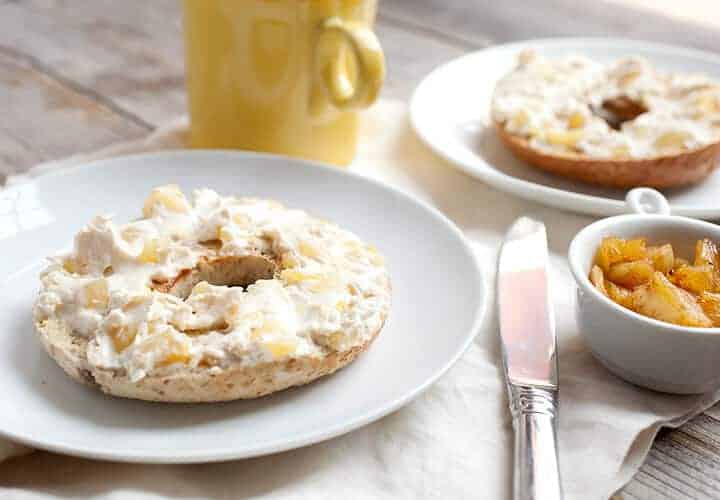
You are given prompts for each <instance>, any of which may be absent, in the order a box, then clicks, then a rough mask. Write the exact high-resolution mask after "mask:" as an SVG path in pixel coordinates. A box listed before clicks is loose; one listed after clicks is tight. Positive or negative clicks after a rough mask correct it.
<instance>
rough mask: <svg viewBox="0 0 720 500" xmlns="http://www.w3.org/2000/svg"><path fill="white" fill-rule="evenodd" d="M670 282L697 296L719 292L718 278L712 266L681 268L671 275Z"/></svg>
mask: <svg viewBox="0 0 720 500" xmlns="http://www.w3.org/2000/svg"><path fill="white" fill-rule="evenodd" d="M670 280H671V281H672V282H673V283H674V284H675V285H677V286H679V287H680V288H684V289H685V290H687V291H688V292H692V293H694V294H695V295H700V294H701V293H703V292H714V291H717V290H718V276H717V274H716V272H715V267H714V266H711V265H706V266H682V267H679V268H677V269H675V271H673V273H672V274H671V275H670Z"/></svg>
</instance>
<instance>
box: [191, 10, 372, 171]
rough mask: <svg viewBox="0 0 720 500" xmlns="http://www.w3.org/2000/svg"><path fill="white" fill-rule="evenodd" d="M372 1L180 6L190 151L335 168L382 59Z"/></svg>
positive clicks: (348, 148)
mask: <svg viewBox="0 0 720 500" xmlns="http://www.w3.org/2000/svg"><path fill="white" fill-rule="evenodd" d="M376 10H377V0H184V17H185V46H186V67H187V88H188V94H189V105H190V118H191V138H190V142H191V145H192V146H193V147H202V148H238V149H250V150H255V151H270V152H273V153H280V154H286V155H293V156H301V157H304V158H310V159H314V160H320V161H324V162H329V163H335V164H338V165H345V164H347V163H349V162H350V161H351V160H352V158H353V156H354V154H355V143H356V140H357V116H356V113H355V111H356V110H357V109H360V108H363V107H367V106H369V105H370V104H372V103H373V101H375V99H376V98H377V96H378V93H379V92H380V88H381V86H382V82H383V79H384V75H385V63H384V58H383V53H382V49H381V47H380V43H379V42H378V39H377V37H376V36H375V34H374V33H373V32H372V25H373V22H374V20H375V13H376Z"/></svg>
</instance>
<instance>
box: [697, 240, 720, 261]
mask: <svg viewBox="0 0 720 500" xmlns="http://www.w3.org/2000/svg"><path fill="white" fill-rule="evenodd" d="M717 262H718V248H717V245H715V243H714V242H712V241H710V240H709V239H707V238H705V239H702V240H698V242H697V243H696V244H695V265H696V266H708V265H709V266H716V265H717Z"/></svg>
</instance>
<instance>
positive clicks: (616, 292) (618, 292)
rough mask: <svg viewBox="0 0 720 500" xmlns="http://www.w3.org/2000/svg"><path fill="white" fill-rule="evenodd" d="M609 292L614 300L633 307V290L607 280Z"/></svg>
mask: <svg viewBox="0 0 720 500" xmlns="http://www.w3.org/2000/svg"><path fill="white" fill-rule="evenodd" d="M607 293H608V297H610V299H611V300H612V301H613V302H616V303H618V304H620V305H621V306H623V307H627V308H628V309H632V292H631V291H630V290H628V289H627V288H623V287H621V286H617V285H616V284H615V283H613V282H612V281H608V282H607Z"/></svg>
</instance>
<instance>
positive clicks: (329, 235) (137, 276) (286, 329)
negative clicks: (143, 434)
mask: <svg viewBox="0 0 720 500" xmlns="http://www.w3.org/2000/svg"><path fill="white" fill-rule="evenodd" d="M143 216H144V217H143V218H142V219H139V220H136V221H133V222H129V223H126V224H117V223H115V222H113V221H112V219H111V218H109V217H105V216H98V217H96V218H94V219H93V220H92V221H91V222H90V223H89V224H88V225H87V226H86V227H85V228H83V229H82V230H81V231H80V232H79V233H78V234H77V235H76V237H75V243H74V248H73V250H72V251H71V252H70V253H69V254H66V255H60V256H57V257H54V258H52V259H51V262H50V265H49V266H48V267H47V268H46V269H45V270H44V271H43V273H42V275H41V279H42V288H41V292H40V295H39V297H38V300H37V302H36V305H35V311H34V313H35V319H36V320H37V321H43V320H47V319H51V318H52V319H56V320H60V321H62V322H63V323H64V324H65V325H66V326H67V327H68V328H69V329H70V330H72V332H73V335H77V336H81V337H84V338H85V339H87V340H88V350H87V357H88V362H89V363H90V365H91V366H95V367H99V368H106V369H117V370H125V371H126V372H127V374H128V375H129V377H130V379H131V380H133V381H138V380H140V379H142V378H143V377H145V376H146V375H148V374H150V373H152V372H153V370H156V369H158V368H160V367H162V368H163V369H164V370H166V371H167V370H171V369H173V368H177V369H186V368H187V367H197V366H201V367H207V368H208V369H210V370H212V369H214V367H223V366H226V365H228V364H230V363H240V364H243V365H253V364H257V363H262V362H269V361H275V360H278V359H284V358H287V357H292V356H310V357H315V356H317V357H322V356H324V355H326V354H327V353H329V352H332V351H343V350H347V349H350V348H352V347H354V346H357V345H359V344H361V343H363V342H365V341H367V340H369V339H370V338H371V337H372V335H373V334H374V333H375V332H377V331H378V330H379V329H380V328H381V326H382V322H383V320H384V318H385V317H386V316H387V313H388V309H389V306H390V286H389V277H388V274H387V270H386V268H385V265H384V263H383V259H382V257H381V256H380V255H379V254H378V253H377V251H376V250H375V249H374V248H373V247H371V246H369V245H366V244H365V243H363V242H362V241H360V240H359V239H358V238H357V237H356V236H355V235H353V234H352V233H350V232H348V231H345V230H343V229H341V228H339V227H337V226H335V225H334V224H331V223H329V222H326V221H322V220H319V219H317V218H314V217H311V216H309V215H308V214H307V213H305V212H303V211H300V210H291V209H287V208H285V207H283V206H282V205H281V204H279V203H277V202H274V201H268V200H260V199H251V198H234V197H225V196H220V195H219V194H217V193H216V192H214V191H212V190H209V189H200V190H197V191H195V192H194V195H193V202H192V204H191V203H189V202H188V201H187V199H186V198H185V196H184V195H183V193H182V192H181V191H180V189H179V188H178V187H177V186H162V187H159V188H156V189H155V190H153V192H152V193H151V195H150V197H149V198H148V199H147V201H146V203H145V206H144V208H143ZM210 244H212V247H213V248H214V250H213V251H214V252H215V254H214V255H216V256H218V257H225V256H230V257H232V256H243V255H257V254H258V253H261V254H264V255H268V256H271V258H272V259H274V261H276V262H277V264H278V269H277V272H276V273H275V276H274V277H273V278H272V279H260V280H258V281H256V282H255V283H253V284H250V285H249V286H247V287H246V288H242V287H239V286H216V285H213V284H211V283H207V282H204V281H203V282H200V283H198V284H197V285H195V286H194V288H193V289H192V291H191V293H190V294H189V296H188V297H177V296H175V295H171V294H169V293H163V292H161V291H159V290H157V286H156V285H157V283H162V282H167V281H168V280H172V279H174V278H176V277H177V276H178V275H180V274H181V273H183V272H186V271H187V270H190V269H193V268H195V267H196V266H197V264H198V263H199V262H200V261H201V259H203V258H204V257H206V256H207V254H208V248H209V245H210Z"/></svg>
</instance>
